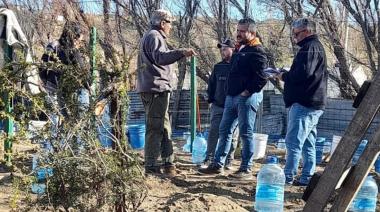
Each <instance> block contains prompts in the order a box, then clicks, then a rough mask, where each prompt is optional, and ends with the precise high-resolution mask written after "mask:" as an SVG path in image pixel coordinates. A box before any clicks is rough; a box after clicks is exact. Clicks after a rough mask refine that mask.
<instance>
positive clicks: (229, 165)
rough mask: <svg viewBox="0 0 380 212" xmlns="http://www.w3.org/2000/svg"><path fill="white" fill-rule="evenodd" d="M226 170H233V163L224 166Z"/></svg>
mask: <svg viewBox="0 0 380 212" xmlns="http://www.w3.org/2000/svg"><path fill="white" fill-rule="evenodd" d="M224 169H226V170H232V163H227V164H226V165H225V166H224Z"/></svg>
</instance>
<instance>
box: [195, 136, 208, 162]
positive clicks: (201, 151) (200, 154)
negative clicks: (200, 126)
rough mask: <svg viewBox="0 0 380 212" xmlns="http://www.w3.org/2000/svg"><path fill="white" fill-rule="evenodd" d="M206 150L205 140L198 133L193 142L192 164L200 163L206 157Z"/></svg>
mask: <svg viewBox="0 0 380 212" xmlns="http://www.w3.org/2000/svg"><path fill="white" fill-rule="evenodd" d="M206 151H207V141H206V139H205V138H204V137H203V136H202V134H198V135H197V136H196V137H195V139H194V142H193V152H192V161H193V163H194V164H198V165H199V164H202V163H203V162H204V160H205V159H206Z"/></svg>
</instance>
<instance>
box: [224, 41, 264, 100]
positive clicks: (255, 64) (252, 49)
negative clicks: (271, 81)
mask: <svg viewBox="0 0 380 212" xmlns="http://www.w3.org/2000/svg"><path fill="white" fill-rule="evenodd" d="M266 67H267V57H266V54H265V51H264V49H263V47H262V46H261V45H256V46H245V47H244V48H243V49H241V50H240V51H235V53H234V54H233V55H232V59H231V70H230V73H229V75H228V80H227V95H229V96H237V95H239V94H240V93H242V92H243V91H245V90H248V91H249V93H250V94H253V93H257V92H260V91H261V89H262V88H263V87H264V86H265V84H266V83H267V79H266V78H265V75H264V73H263V70H264V69H265V68H266Z"/></svg>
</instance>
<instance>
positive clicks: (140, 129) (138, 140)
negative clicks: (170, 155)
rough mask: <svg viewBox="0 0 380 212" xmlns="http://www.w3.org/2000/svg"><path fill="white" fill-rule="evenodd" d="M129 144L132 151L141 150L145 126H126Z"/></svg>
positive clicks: (143, 142) (143, 143)
mask: <svg viewBox="0 0 380 212" xmlns="http://www.w3.org/2000/svg"><path fill="white" fill-rule="evenodd" d="M128 133H129V143H130V144H131V146H132V148H133V149H143V148H144V145H145V125H144V124H134V125H128Z"/></svg>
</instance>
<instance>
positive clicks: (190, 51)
mask: <svg viewBox="0 0 380 212" xmlns="http://www.w3.org/2000/svg"><path fill="white" fill-rule="evenodd" d="M183 54H184V55H185V57H191V56H196V55H197V53H195V51H194V50H193V49H184V50H183Z"/></svg>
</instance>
